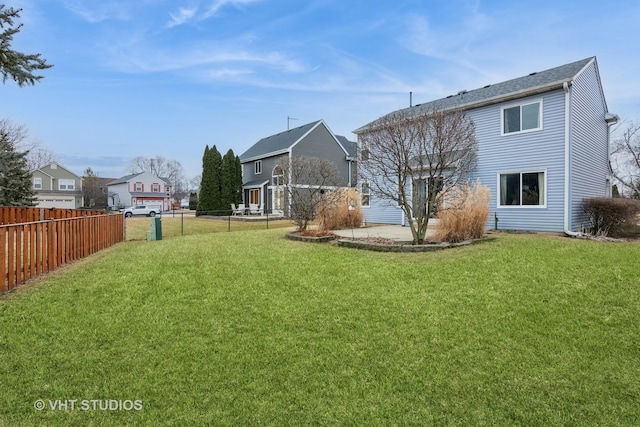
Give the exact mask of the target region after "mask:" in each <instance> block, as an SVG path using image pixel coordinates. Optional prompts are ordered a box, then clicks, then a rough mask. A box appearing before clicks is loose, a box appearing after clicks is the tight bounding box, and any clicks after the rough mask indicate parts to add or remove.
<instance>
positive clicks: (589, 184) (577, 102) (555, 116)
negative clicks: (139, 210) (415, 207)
mask: <svg viewBox="0 0 640 427" xmlns="http://www.w3.org/2000/svg"><path fill="white" fill-rule="evenodd" d="M434 108H437V109H444V110H447V109H462V110H464V111H465V113H466V115H467V117H468V118H469V119H470V120H472V121H473V122H474V124H475V131H476V139H477V142H478V145H477V164H476V169H475V171H474V174H473V181H476V180H479V181H480V182H481V184H482V185H484V186H486V187H488V188H489V189H490V191H491V197H492V200H491V202H490V215H489V221H488V223H487V227H489V228H491V227H493V226H494V224H495V220H496V219H497V220H498V224H499V225H498V227H499V228H500V229H512V230H532V231H560V232H561V231H564V232H568V233H571V232H575V231H580V230H581V229H582V228H583V227H584V226H585V225H586V223H585V221H586V219H585V215H584V212H583V210H582V202H583V200H584V199H585V198H589V197H606V196H610V195H611V173H612V172H611V168H610V163H609V154H610V153H609V150H610V149H609V135H610V126H611V125H612V124H613V123H615V122H616V121H617V120H618V117H617V116H616V115H614V114H610V113H609V112H608V110H607V104H606V101H605V97H604V93H603V90H602V84H601V81H600V74H599V71H598V64H597V61H596V58H595V57H591V58H586V59H583V60H581V61H577V62H573V63H570V64H565V65H562V66H559V67H556V68H552V69H549V70H545V71H541V72H535V73H531V74H529V75H527V76H524V77H519V78H516V79H513V80H509V81H505V82H502V83H498V84H492V85H487V86H484V87H482V88H479V89H475V90H469V91H466V90H465V91H460V92H458V93H457V94H456V95H451V96H448V97H446V98H443V99H439V100H435V101H432V102H429V103H426V104H421V105H416V106H412V107H409V110H410V111H408V112H409V113H415V114H416V115H418V114H420V113H421V112H423V113H424V112H428V111H433V110H434ZM411 110H413V111H411ZM375 122H376V121H374V122H371V123H369V124H367V125H365V126H362V127H360V128H359V129H357V130H355V131H354V133H355V134H357V135H358V138H362V136H363V135H366V133H367V132H368V129H370V128H372V127H373V126H374V125H375ZM361 186H362V188H361V194H362V195H363V201H364V203H362V204H363V205H364V206H363V212H364V214H365V218H366V221H367V222H377V223H392V224H405V223H406V221H408V219H407V218H404V215H403V213H402V211H401V210H400V209H398V208H394V207H392V206H389V205H388V203H383V201H381V200H378V199H377V198H376V195H375V194H371V188H370V186H368V185H367V177H364V179H361ZM410 194H411V193H410ZM532 195H534V196H533V197H532Z"/></svg>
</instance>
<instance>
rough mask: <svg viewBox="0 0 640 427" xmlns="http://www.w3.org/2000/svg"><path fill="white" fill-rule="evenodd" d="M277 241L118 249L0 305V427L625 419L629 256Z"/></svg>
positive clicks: (538, 247)
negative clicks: (393, 249) (109, 406)
mask: <svg viewBox="0 0 640 427" xmlns="http://www.w3.org/2000/svg"><path fill="white" fill-rule="evenodd" d="M283 234H284V233H283V230H261V231H238V232H234V233H215V234H206V235H198V236H187V237H183V238H174V239H168V240H163V241H161V242H145V241H136V242H126V243H122V244H119V245H116V246H115V247H112V248H110V249H107V250H105V251H103V252H101V253H99V254H97V255H95V256H92V257H90V258H88V259H86V260H84V261H81V262H79V263H77V264H75V265H73V266H71V267H68V268H64V269H62V270H60V271H58V272H55V273H54V274H51V275H49V276H47V277H46V278H44V279H42V280H39V281H37V282H35V283H32V284H29V285H26V286H23V287H22V288H21V289H20V290H19V291H17V292H15V293H12V294H9V295H7V296H4V297H0V323H1V324H2V325H3V326H2V333H1V334H0V360H1V362H0V379H1V381H2V389H1V390H2V392H0V425H2V426H4V425H11V426H20V425H37V424H42V425H89V424H93V425H127V424H129V425H160V424H162V425H175V426H186V425H294V426H299V425H505V426H517V425H523V426H530V425H580V426H585V425H586V426H588V425H594V426H595V425H598V426H602V425H607V426H610V425H639V424H640V407H639V405H638V402H640V363H639V361H640V339H639V338H640V330H639V328H638V313H640V275H639V274H638V267H637V260H638V253H639V250H640V244H638V243H602V242H594V241H582V240H575V239H568V238H562V237H557V236H545V235H509V234H500V235H498V238H497V239H495V240H493V241H490V242H486V243H482V244H478V245H474V246H468V247H463V248H457V249H451V250H447V251H441V252H433V253H427V254H424V253H422V254H388V253H374V252H365V251H356V250H351V249H346V248H340V247H337V246H333V245H317V244H305V243H300V242H293V241H289V240H286V239H284V237H283ZM39 399H42V401H43V403H44V404H45V406H46V407H45V409H44V410H41V411H37V410H36V409H34V403H35V402H36V401H37V400H39ZM65 399H66V400H67V401H69V400H71V399H77V400H78V403H76V405H77V406H80V404H81V401H82V400H86V401H87V406H88V407H89V409H90V410H82V409H78V408H76V410H71V409H70V408H69V405H71V403H69V402H67V406H68V409H67V410H66V411H64V410H51V405H52V404H56V401H57V400H65ZM92 399H96V400H101V401H104V400H113V401H116V405H117V404H120V405H122V403H118V402H124V401H135V400H139V401H140V402H139V405H140V406H141V409H139V410H135V409H132V410H128V411H127V410H114V411H108V410H105V411H103V410H99V408H98V409H96V410H92V408H91V405H92V404H91V402H90V401H91V400H92ZM97 405H98V406H99V405H100V404H99V403H98V404H97ZM124 405H125V406H126V403H124Z"/></svg>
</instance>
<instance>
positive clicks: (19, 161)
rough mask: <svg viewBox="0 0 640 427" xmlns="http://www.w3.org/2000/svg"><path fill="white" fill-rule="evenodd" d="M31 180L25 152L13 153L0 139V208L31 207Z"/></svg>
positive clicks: (33, 198)
mask: <svg viewBox="0 0 640 427" xmlns="http://www.w3.org/2000/svg"><path fill="white" fill-rule="evenodd" d="M1 136H2V135H0V137H1ZM31 178H32V176H31V173H30V172H29V170H28V169H27V152H18V151H15V150H14V148H13V146H12V145H11V144H10V143H9V142H8V141H5V140H4V137H2V138H0V206H33V205H34V202H35V199H36V198H35V195H34V192H33V184H32V181H31Z"/></svg>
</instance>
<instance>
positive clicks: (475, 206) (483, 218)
mask: <svg viewBox="0 0 640 427" xmlns="http://www.w3.org/2000/svg"><path fill="white" fill-rule="evenodd" d="M490 200H491V194H490V192H489V189H488V188H487V187H484V186H483V185H481V184H480V183H479V182H476V183H475V184H473V185H472V186H469V185H465V186H461V187H459V188H457V189H456V191H455V192H453V194H451V195H447V197H446V206H445V208H440V210H439V211H438V220H439V221H438V227H437V229H436V233H435V239H436V240H438V241H441V242H449V243H458V242H463V241H465V240H471V239H479V238H481V237H482V236H483V235H484V231H485V227H486V223H487V218H488V217H489V201H490Z"/></svg>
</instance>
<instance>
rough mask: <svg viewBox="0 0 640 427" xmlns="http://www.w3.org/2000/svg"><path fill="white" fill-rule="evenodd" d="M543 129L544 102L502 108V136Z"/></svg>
mask: <svg viewBox="0 0 640 427" xmlns="http://www.w3.org/2000/svg"><path fill="white" fill-rule="evenodd" d="M539 129H542V101H535V102H530V103H527V104H520V105H513V106H510V107H504V108H502V134H503V135H508V134H512V133H519V132H529V131H534V130H539Z"/></svg>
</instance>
